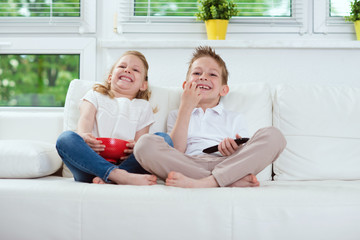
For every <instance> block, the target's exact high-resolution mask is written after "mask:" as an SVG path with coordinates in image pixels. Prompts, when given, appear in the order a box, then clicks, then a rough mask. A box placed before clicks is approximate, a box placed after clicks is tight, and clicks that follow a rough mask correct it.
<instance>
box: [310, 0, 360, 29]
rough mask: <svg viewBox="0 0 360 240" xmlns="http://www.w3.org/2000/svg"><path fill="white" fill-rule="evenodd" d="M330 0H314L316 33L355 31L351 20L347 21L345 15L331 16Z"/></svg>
mask: <svg viewBox="0 0 360 240" xmlns="http://www.w3.org/2000/svg"><path fill="white" fill-rule="evenodd" d="M329 6H330V1H329V0H321V1H319V0H313V9H314V13H313V15H314V33H322V34H328V33H354V32H355V30H354V26H353V24H352V23H351V22H345V20H344V18H343V17H330V9H329Z"/></svg>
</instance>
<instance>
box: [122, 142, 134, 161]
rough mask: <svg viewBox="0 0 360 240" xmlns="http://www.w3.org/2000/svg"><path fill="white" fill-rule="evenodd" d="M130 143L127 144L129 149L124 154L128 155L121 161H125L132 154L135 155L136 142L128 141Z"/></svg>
mask: <svg viewBox="0 0 360 240" xmlns="http://www.w3.org/2000/svg"><path fill="white" fill-rule="evenodd" d="M126 141H128V143H127V144H126V147H127V149H125V150H124V153H125V154H126V156H124V157H121V158H120V160H125V159H127V158H128V157H129V155H130V154H132V153H133V151H134V146H135V141H134V140H132V139H131V140H126Z"/></svg>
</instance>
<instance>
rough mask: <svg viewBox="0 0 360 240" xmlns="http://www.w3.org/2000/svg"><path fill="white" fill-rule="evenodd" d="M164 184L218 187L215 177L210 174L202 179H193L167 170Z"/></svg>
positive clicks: (188, 186) (186, 186)
mask: <svg viewBox="0 0 360 240" xmlns="http://www.w3.org/2000/svg"><path fill="white" fill-rule="evenodd" d="M165 185H166V186H173V187H183V188H211V187H219V184H218V183H217V182H216V180H215V178H214V177H213V176H212V175H210V176H209V177H206V178H202V179H193V178H190V177H187V176H185V175H183V174H181V173H179V172H169V174H168V177H167V179H166V181H165Z"/></svg>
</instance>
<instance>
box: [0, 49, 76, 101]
mask: <svg viewBox="0 0 360 240" xmlns="http://www.w3.org/2000/svg"><path fill="white" fill-rule="evenodd" d="M79 69H80V55H78V54H66V55H59V54H56V55H48V54H42V55H11V54H1V55H0V106H41V107H62V106H64V103H65V97H66V93H67V89H68V86H69V84H70V81H71V80H72V79H75V78H79Z"/></svg>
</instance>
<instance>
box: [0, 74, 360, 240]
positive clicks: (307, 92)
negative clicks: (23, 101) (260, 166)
mask: <svg viewBox="0 0 360 240" xmlns="http://www.w3.org/2000/svg"><path fill="white" fill-rule="evenodd" d="M92 85H93V83H92V82H88V81H81V80H74V81H73V82H72V83H71V86H70V88H69V92H68V95H67V99H66V104H65V111H64V129H75V128H76V121H77V118H78V111H77V106H78V102H79V99H80V97H81V96H82V95H83V94H84V93H85V92H86V91H87V90H88V89H89V88H91V86H92ZM151 89H152V92H153V97H152V99H151V103H152V105H153V106H154V107H155V106H157V107H158V109H159V111H158V113H156V115H155V117H156V123H155V124H154V125H153V126H152V128H151V131H152V132H155V131H166V129H165V126H166V125H165V123H166V116H167V113H168V112H169V111H170V110H172V109H175V108H177V106H178V104H179V96H180V94H181V89H180V88H162V87H155V86H152V88H151ZM230 89H231V90H230V94H229V95H228V96H226V97H225V98H224V99H223V100H224V102H225V106H226V107H227V108H231V109H233V110H237V111H241V112H243V114H244V115H245V116H246V118H247V121H248V124H249V129H250V133H254V132H255V131H256V130H257V129H259V128H261V127H265V126H270V125H274V126H276V127H278V128H279V129H280V130H281V131H282V132H283V133H284V135H285V137H286V139H287V142H288V145H287V147H286V149H285V151H284V152H283V154H282V155H281V156H280V158H279V159H278V160H277V161H276V162H275V163H274V164H273V166H269V167H268V168H266V169H265V170H264V171H262V172H261V173H260V174H259V175H258V178H259V180H260V181H261V185H260V187H258V188H212V189H182V188H174V187H167V186H164V185H163V184H161V183H160V184H158V185H155V186H119V185H95V184H87V183H79V182H74V180H73V179H72V178H68V177H69V176H71V175H69V172H66V171H64V175H65V176H67V177H61V176H57V175H58V173H59V169H60V166H61V160H60V159H59V157H58V156H57V155H56V152H55V149H54V143H53V142H52V143H48V142H41V141H32V140H29V139H25V140H21V139H18V140H14V139H13V137H11V136H10V131H3V132H5V134H4V135H3V136H1V139H2V140H0V178H1V179H0V239H11V240H17V239H26V240H29V239H37V240H38V239H75V240H80V239H86V240H91V239H107V240H110V239H181V240H183V239H196V240H200V239H206V240H209V239H214V240H219V239H222V240H226V239H229V240H230V239H267V240H271V239H274V240H275V239H276V240H281V239H284V240H285V239H286V240H289V239H292V240H297V239H299V240H304V239H316V240H318V239H324V240H331V239H334V240H338V239H354V240H355V239H360V228H359V222H360V124H359V123H360V89H359V88H350V87H347V86H339V85H338V86H324V85H322V86H320V85H278V86H272V87H270V86H268V85H266V84H261V83H257V84H243V85H237V86H235V85H234V86H230ZM4 115H6V113H4V112H1V113H0V126H2V125H1V124H4V123H5V122H6V121H8V120H6V119H7V118H6V116H4ZM4 119H5V120H4ZM11 122H14V121H11ZM8 123H9V121H8ZM9 124H10V123H9ZM54 132H56V131H55V130H54ZM6 133H8V134H9V137H8V138H9V139H12V140H4V139H7V136H6ZM0 134H2V133H0ZM49 134H50V133H49ZM57 134H58V133H56V135H57ZM48 138H50V139H52V137H48ZM34 139H36V138H35V137H34ZM36 140H38V139H36ZM56 172H57V173H56ZM272 173H273V174H275V176H274V177H273V180H272Z"/></svg>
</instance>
